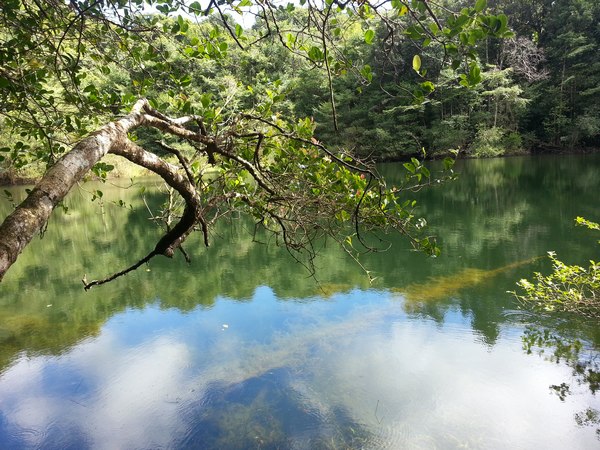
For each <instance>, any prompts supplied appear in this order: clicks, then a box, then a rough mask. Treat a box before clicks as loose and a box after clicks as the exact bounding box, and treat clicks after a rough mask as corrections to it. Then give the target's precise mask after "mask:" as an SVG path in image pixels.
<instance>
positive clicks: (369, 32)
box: [365, 29, 375, 45]
mask: <svg viewBox="0 0 600 450" xmlns="http://www.w3.org/2000/svg"><path fill="white" fill-rule="evenodd" d="M373 39H375V32H374V31H373V30H371V29H369V30H367V31H365V42H366V43H367V44H369V45H371V44H372V43H373Z"/></svg>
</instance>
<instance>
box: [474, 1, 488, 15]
mask: <svg viewBox="0 0 600 450" xmlns="http://www.w3.org/2000/svg"><path fill="white" fill-rule="evenodd" d="M486 6H487V0H477V2H476V3H475V11H477V12H481V11H483V10H484V9H485V8H486Z"/></svg>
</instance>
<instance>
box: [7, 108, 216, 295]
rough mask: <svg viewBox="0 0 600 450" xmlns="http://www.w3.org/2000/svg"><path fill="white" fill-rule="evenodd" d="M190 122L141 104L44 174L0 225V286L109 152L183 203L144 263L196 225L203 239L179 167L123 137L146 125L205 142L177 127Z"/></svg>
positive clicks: (190, 188)
mask: <svg viewBox="0 0 600 450" xmlns="http://www.w3.org/2000/svg"><path fill="white" fill-rule="evenodd" d="M192 119H193V118H190V117H183V118H181V119H176V120H174V119H169V118H167V117H165V116H163V115H162V114H160V113H158V112H156V111H154V110H152V109H151V108H150V106H149V104H148V102H147V101H146V100H145V99H143V100H139V101H138V102H137V103H136V104H135V105H134V107H133V109H132V111H131V113H130V114H128V115H127V116H125V117H123V118H121V119H119V120H117V121H115V122H110V123H109V124H107V125H105V126H104V127H102V128H100V129H99V130H98V131H96V132H94V133H92V134H91V135H90V136H88V137H86V138H85V139H83V140H82V141H80V142H79V143H78V144H77V145H76V146H75V147H74V148H73V149H72V150H71V151H69V152H68V153H66V154H65V155H64V156H63V157H62V158H60V159H59V160H58V161H57V162H56V164H55V165H54V166H52V167H51V168H50V169H49V170H48V171H47V172H46V173H45V174H44V176H43V178H42V179H41V180H40V182H39V183H38V184H37V185H36V187H35V188H34V189H33V190H32V191H31V193H30V194H29V195H28V196H27V198H26V199H25V200H24V201H23V202H22V203H21V204H20V205H19V206H17V208H16V209H15V210H14V211H13V212H12V213H11V214H10V215H9V216H8V217H7V218H6V219H5V220H4V222H3V223H2V225H0V281H1V280H2V278H3V277H4V274H5V273H6V271H7V270H8V269H9V268H10V267H11V265H12V264H13V263H14V262H15V261H16V260H17V258H18V256H19V254H20V253H21V252H22V251H23V249H24V248H25V246H27V244H28V243H29V242H30V241H31V240H32V239H33V237H34V236H35V235H36V233H39V232H40V230H42V229H43V228H44V226H45V225H46V223H47V222H48V219H49V218H50V214H51V213H52V211H53V210H54V208H55V207H56V206H57V205H58V204H59V203H60V202H61V201H62V200H63V198H64V197H65V195H67V193H68V192H69V191H70V190H71V188H72V187H73V185H75V183H77V182H78V181H80V180H81V179H82V178H83V177H84V176H85V174H87V173H88V172H89V171H90V170H91V169H92V167H93V166H94V164H96V163H97V162H98V161H100V160H101V159H102V157H103V156H105V155H106V154H107V153H109V152H111V153H116V154H119V155H121V156H123V157H125V158H127V159H129V160H131V161H133V162H135V163H136V164H138V165H141V166H143V167H146V168H148V169H150V170H152V171H154V172H155V173H157V174H158V175H160V176H161V177H162V178H163V179H164V180H165V181H166V182H167V183H168V184H169V185H171V186H172V187H173V188H175V189H176V190H177V191H178V192H179V194H181V195H182V197H183V198H184V200H185V202H186V208H185V211H184V215H183V217H182V219H181V220H180V222H179V223H178V224H177V225H176V226H175V227H174V228H173V229H172V230H171V231H169V232H168V233H167V234H166V235H165V236H164V237H163V238H162V239H161V240H160V241H159V242H158V244H157V245H156V247H155V248H154V250H153V251H152V252H151V253H150V254H149V255H148V256H147V257H146V258H147V259H150V258H151V257H152V256H154V255H157V254H163V255H166V256H171V255H172V254H173V252H174V250H175V249H176V248H177V247H178V246H179V244H180V243H181V242H182V241H183V240H184V239H185V238H186V237H187V235H188V234H189V233H190V232H191V231H192V229H193V227H194V226H195V225H196V224H197V223H201V224H202V225H203V231H204V232H205V235H206V229H205V227H204V222H203V220H202V216H201V212H202V211H201V208H200V202H199V199H198V197H197V193H196V190H195V186H194V185H193V183H192V182H191V180H187V179H186V178H185V177H183V176H182V175H181V174H180V173H178V170H179V168H178V167H176V166H173V165H171V164H169V163H167V162H165V161H163V160H162V159H160V158H159V157H157V156H156V155H154V154H152V153H149V152H146V151H145V150H144V149H142V148H141V147H139V146H137V145H135V144H134V143H133V142H131V141H130V140H129V139H128V137H127V133H128V132H129V131H131V130H133V129H134V128H137V127H139V126H141V125H148V126H152V127H155V128H158V129H161V130H163V131H167V132H173V133H176V134H183V135H186V136H187V137H188V138H189V137H190V135H193V137H194V140H196V141H198V142H203V140H204V139H205V138H204V137H202V136H196V135H195V134H194V133H193V132H191V131H189V130H187V129H184V128H182V127H181V125H182V124H184V123H186V122H188V121H190V120H192ZM125 273H127V271H125ZM95 284H100V283H99V282H96V283H95Z"/></svg>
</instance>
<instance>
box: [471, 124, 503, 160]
mask: <svg viewBox="0 0 600 450" xmlns="http://www.w3.org/2000/svg"><path fill="white" fill-rule="evenodd" d="M503 138H504V130H503V129H502V128H499V127H492V128H480V129H479V130H478V131H477V134H476V135H475V139H474V140H473V142H472V143H471V146H470V148H469V152H470V153H471V155H473V156H475V157H477V158H493V157H495V156H501V155H503V154H504V151H505V150H504V146H503Z"/></svg>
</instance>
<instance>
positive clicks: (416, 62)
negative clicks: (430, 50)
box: [412, 55, 421, 73]
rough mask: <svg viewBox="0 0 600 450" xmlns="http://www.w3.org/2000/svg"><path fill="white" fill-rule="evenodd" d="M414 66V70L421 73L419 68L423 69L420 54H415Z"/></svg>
mask: <svg viewBox="0 0 600 450" xmlns="http://www.w3.org/2000/svg"><path fill="white" fill-rule="evenodd" d="M412 66H413V70H414V71H415V72H417V73H419V70H420V69H421V57H420V56H419V55H415V56H413V61H412Z"/></svg>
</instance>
